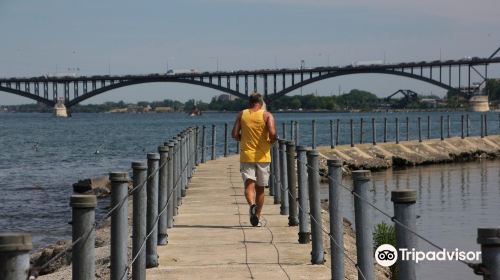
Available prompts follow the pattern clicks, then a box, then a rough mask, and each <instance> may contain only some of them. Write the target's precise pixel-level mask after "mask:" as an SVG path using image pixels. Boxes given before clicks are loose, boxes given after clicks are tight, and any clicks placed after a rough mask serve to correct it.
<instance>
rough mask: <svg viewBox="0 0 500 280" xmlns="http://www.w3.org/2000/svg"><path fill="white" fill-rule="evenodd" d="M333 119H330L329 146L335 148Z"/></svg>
mask: <svg viewBox="0 0 500 280" xmlns="http://www.w3.org/2000/svg"><path fill="white" fill-rule="evenodd" d="M333 139H334V137H333V120H330V148H331V149H333V148H335V143H334V142H333Z"/></svg>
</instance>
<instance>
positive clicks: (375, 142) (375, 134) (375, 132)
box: [372, 118, 377, 145]
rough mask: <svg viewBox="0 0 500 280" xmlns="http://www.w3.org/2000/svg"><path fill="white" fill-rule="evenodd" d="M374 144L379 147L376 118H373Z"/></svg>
mask: <svg viewBox="0 0 500 280" xmlns="http://www.w3.org/2000/svg"><path fill="white" fill-rule="evenodd" d="M372 144H373V145H377V126H376V123H375V118H372Z"/></svg>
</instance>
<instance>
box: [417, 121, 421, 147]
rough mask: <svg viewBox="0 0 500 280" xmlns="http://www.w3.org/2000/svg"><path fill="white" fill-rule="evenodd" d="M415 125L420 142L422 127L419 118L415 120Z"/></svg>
mask: <svg viewBox="0 0 500 280" xmlns="http://www.w3.org/2000/svg"><path fill="white" fill-rule="evenodd" d="M417 120H418V121H417V123H418V142H422V125H421V119H420V117H418V119H417Z"/></svg>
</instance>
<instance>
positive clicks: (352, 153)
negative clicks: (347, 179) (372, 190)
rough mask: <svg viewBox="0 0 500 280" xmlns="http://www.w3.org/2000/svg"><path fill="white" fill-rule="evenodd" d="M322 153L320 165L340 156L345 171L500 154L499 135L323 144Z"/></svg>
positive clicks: (320, 149)
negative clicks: (352, 144)
mask: <svg viewBox="0 0 500 280" xmlns="http://www.w3.org/2000/svg"><path fill="white" fill-rule="evenodd" d="M318 150H319V152H320V153H321V155H323V156H322V157H321V159H320V168H321V170H322V171H326V170H327V165H326V159H327V158H330V159H339V160H341V161H343V162H344V166H343V172H344V174H349V173H350V172H351V171H352V170H359V169H365V170H372V171H377V170H384V169H388V168H405V167H411V166H416V165H425V164H439V163H450V162H463V161H472V160H476V159H481V158H497V157H499V156H500V136H498V135H495V136H487V137H484V138H481V137H467V138H465V139H461V138H460V137H454V138H447V139H444V140H439V139H431V140H424V141H422V142H419V141H401V142H400V143H399V144H395V143H379V144H377V145H372V144H356V145H355V146H354V147H351V146H350V145H342V146H337V147H335V149H331V148H330V147H320V148H319V149H318Z"/></svg>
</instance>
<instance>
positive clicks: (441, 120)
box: [440, 115, 444, 141]
mask: <svg viewBox="0 0 500 280" xmlns="http://www.w3.org/2000/svg"><path fill="white" fill-rule="evenodd" d="M443 126H444V124H443V115H441V117H440V127H441V141H443V140H444V135H443V133H444V132H443V130H444V128H443Z"/></svg>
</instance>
